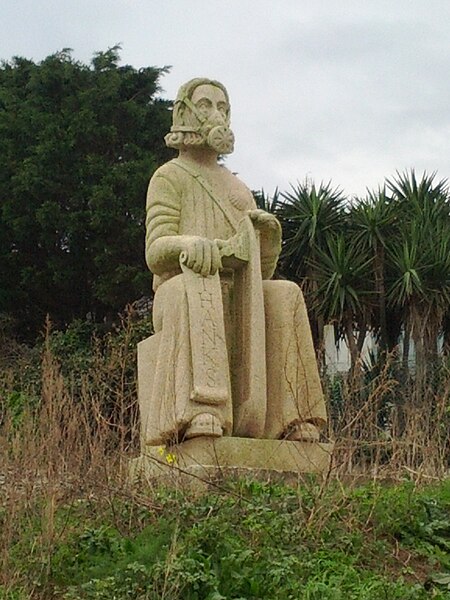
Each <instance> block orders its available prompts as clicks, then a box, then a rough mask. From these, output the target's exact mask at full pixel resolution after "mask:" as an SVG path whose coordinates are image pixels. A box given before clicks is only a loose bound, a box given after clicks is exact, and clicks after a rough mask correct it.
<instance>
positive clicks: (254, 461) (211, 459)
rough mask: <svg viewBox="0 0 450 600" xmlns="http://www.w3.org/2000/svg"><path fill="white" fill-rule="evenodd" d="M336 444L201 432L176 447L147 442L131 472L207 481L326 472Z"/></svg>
mask: <svg viewBox="0 0 450 600" xmlns="http://www.w3.org/2000/svg"><path fill="white" fill-rule="evenodd" d="M333 448H334V444H332V443H318V442H288V441H283V440H259V439H250V438H238V437H222V438H208V437H198V438H194V439H192V440H188V441H186V442H183V443H182V444H178V445H177V446H173V447H171V448H164V447H161V446H147V448H146V449H145V453H144V454H142V455H141V456H139V457H138V458H136V459H134V460H133V461H131V465H130V475H131V478H132V479H133V480H143V481H148V482H150V481H151V480H161V479H163V480H164V482H165V483H169V484H170V483H171V482H173V483H176V482H187V481H188V480H189V478H190V479H191V480H193V482H194V483H195V481H196V482H198V483H201V482H202V481H204V482H205V483H207V482H208V481H209V480H211V479H213V478H218V477H228V476H234V477H245V476H247V475H251V476H254V475H260V476H261V475H262V476H265V477H266V476H270V475H271V474H272V475H278V477H277V479H280V476H281V479H284V478H287V479H289V478H290V479H291V480H292V476H298V475H300V474H305V473H323V472H327V471H328V470H329V469H330V466H331V458H332V452H333ZM284 476H286V477H284Z"/></svg>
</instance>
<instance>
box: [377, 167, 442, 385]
mask: <svg viewBox="0 0 450 600" xmlns="http://www.w3.org/2000/svg"><path fill="white" fill-rule="evenodd" d="M434 178H435V174H434V173H433V174H432V175H427V174H426V173H424V174H423V175H422V177H421V179H420V180H417V178H416V175H415V172H414V170H411V171H410V172H406V173H404V174H398V173H397V177H396V178H395V179H393V180H387V185H388V187H389V188H390V190H391V191H392V194H393V197H394V199H395V200H396V201H397V202H398V203H399V206H400V215H401V221H402V222H401V225H402V226H401V227H400V228H399V231H398V235H397V236H396V239H394V240H392V243H390V245H389V251H388V262H389V285H388V296H387V297H388V302H389V303H390V304H391V305H392V306H396V307H399V308H401V310H402V312H403V316H404V329H405V337H406V339H408V336H409V335H411V337H412V338H413V340H414V344H415V347H416V371H417V383H418V389H419V392H420V390H421V388H422V386H423V381H424V377H425V368H426V363H427V362H428V361H429V360H430V359H432V358H435V356H436V352H437V338H438V334H439V332H440V331H441V329H442V326H443V321H444V317H445V314H446V312H447V310H448V306H449V302H450V204H449V198H448V186H447V182H446V180H441V181H439V182H437V183H434Z"/></svg>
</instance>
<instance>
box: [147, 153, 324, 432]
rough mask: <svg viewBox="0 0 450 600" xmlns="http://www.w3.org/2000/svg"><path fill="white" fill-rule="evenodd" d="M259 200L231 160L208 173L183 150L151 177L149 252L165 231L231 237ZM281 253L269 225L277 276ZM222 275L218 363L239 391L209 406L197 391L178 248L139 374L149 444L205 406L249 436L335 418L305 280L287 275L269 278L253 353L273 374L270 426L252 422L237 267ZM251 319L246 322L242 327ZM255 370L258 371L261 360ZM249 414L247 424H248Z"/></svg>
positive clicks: (265, 412) (267, 253)
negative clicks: (245, 398)
mask: <svg viewBox="0 0 450 600" xmlns="http://www.w3.org/2000/svg"><path fill="white" fill-rule="evenodd" d="M254 208H256V206H255V202H254V199H253V196H252V194H251V192H250V191H249V189H248V188H247V187H246V186H245V185H244V184H243V183H242V182H241V181H240V180H239V179H238V178H237V177H235V176H234V175H232V174H231V173H230V171H228V170H227V169H226V168H224V167H218V168H216V169H211V170H208V169H204V170H202V173H201V175H199V174H198V172H197V171H196V170H195V167H193V165H192V164H191V163H190V162H183V160H182V159H180V158H178V159H175V160H173V161H170V162H169V163H167V164H165V165H163V166H162V167H161V168H160V169H158V170H157V171H156V173H155V174H154V176H153V177H152V179H151V181H150V185H149V190H148V197H147V219H146V223H147V236H146V254H147V261H148V262H151V258H152V245H153V244H154V242H156V241H157V240H159V239H160V238H162V237H165V236H180V235H188V236H193V235H194V236H200V237H204V238H209V239H222V240H226V239H229V238H231V237H232V236H233V235H234V234H235V233H236V230H237V227H238V224H239V222H240V221H241V220H242V219H243V217H244V216H245V215H246V213H247V211H248V210H250V209H254ZM274 252H275V254H274ZM277 259H278V252H277V251H276V250H274V245H273V243H272V244H270V243H265V238H264V232H263V234H262V239H261V270H262V277H263V278H267V277H270V276H271V274H272V272H273V269H274V267H275V264H276V261H277ZM220 277H221V283H222V294H221V295H222V298H223V311H224V322H225V332H226V338H227V340H226V341H227V345H228V353H227V351H226V350H225V352H224V356H223V359H222V361H221V364H217V369H224V370H226V373H227V377H228V376H229V375H228V373H230V376H231V380H232V385H231V389H232V394H231V392H230V395H231V396H232V397H229V398H228V401H225V402H223V403H217V404H214V403H209V405H208V406H207V407H206V408H205V404H208V403H207V402H206V403H203V404H202V403H201V402H198V401H196V400H195V394H193V375H192V350H191V341H190V340H191V337H192V336H191V335H190V334H192V332H190V321H189V314H188V301H187V296H186V289H185V284H184V280H183V275H181V268H180V265H179V261H178V256H176V257H172V259H171V260H170V261H168V262H167V264H166V265H164V268H161V269H159V272H158V273H157V274H155V275H154V284H153V287H154V289H155V291H156V295H155V302H154V326H155V332H156V333H155V335H154V336H152V338H150V341H149V345H148V347H146V348H147V349H145V348H144V346H142V348H141V350H140V351H141V353H142V356H140V358H139V363H140V365H142V364H144V363H145V365H146V366H145V372H144V369H143V370H142V373H141V372H140V373H139V382H140V391H139V401H140V405H141V418H142V429H143V434H142V435H143V439H144V440H145V441H146V443H148V444H158V443H161V442H165V441H167V440H170V439H179V438H180V436H182V432H183V429H184V428H185V427H186V426H187V425H188V424H189V422H190V421H191V419H192V418H193V417H194V416H195V415H196V414H200V413H202V412H205V411H206V412H210V413H212V414H214V416H216V417H217V418H218V419H219V421H220V423H221V425H222V427H223V430H224V434H225V435H231V434H234V435H240V436H249V437H263V436H264V437H271V438H277V437H280V436H282V435H283V434H284V433H285V432H286V429H287V428H288V427H289V426H290V425H291V424H292V423H295V422H303V421H310V422H314V423H317V424H321V423H323V422H325V420H326V411H325V405H324V401H323V396H322V390H321V386H320V381H319V377H318V372H317V366H316V362H315V360H316V359H315V354H314V349H313V345H312V339H311V332H310V328H309V322H308V317H307V314H306V308H305V305H304V301H303V296H302V294H301V291H300V289H299V288H298V286H296V285H295V284H293V283H291V282H286V281H267V282H264V286H263V290H261V291H262V292H263V294H262V295H263V297H264V298H263V300H261V302H263V303H262V304H261V312H262V313H263V314H262V319H263V332H262V333H263V335H262V339H261V348H260V349H259V353H260V355H259V356H254V355H253V356H252V360H253V367H254V365H255V364H258V361H259V364H260V368H261V369H262V372H263V375H264V376H263V378H260V383H261V381H263V382H264V383H263V386H264V390H263V391H264V401H263V402H262V403H261V406H260V407H259V409H258V410H259V411H260V415H259V421H261V422H262V428H261V427H260V426H259V425H258V427H256V428H255V429H254V428H252V424H251V419H250V421H249V420H248V419H247V422H246V423H244V421H245V419H244V420H242V419H240V418H239V414H238V413H237V411H236V406H237V404H238V402H239V398H237V396H241V394H240V392H239V389H241V390H242V386H241V388H239V386H238V387H236V385H235V383H233V380H234V379H237V377H236V376H235V375H236V373H237V372H238V370H239V369H240V370H241V371H242V370H243V369H244V370H245V369H247V366H246V365H244V366H243V365H242V364H239V361H240V358H241V356H242V351H243V347H242V346H243V345H244V346H245V344H246V341H245V335H242V331H233V327H234V322H236V320H237V321H238V322H239V319H236V316H237V313H236V310H238V309H236V306H233V302H234V301H235V300H234V299H233V275H232V274H230V273H229V272H226V271H225V272H221V274H220ZM244 293H245V292H244ZM219 295H220V294H219ZM261 298H262V296H261ZM220 301H221V302H222V299H221V300H220ZM264 319H265V326H264ZM241 325H242V323H239V325H238V327H241ZM264 329H265V331H264ZM235 334H236V335H235ZM264 338H265V340H264ZM236 340H238V343H237V344H236V343H235V341H236ZM239 346H240V347H239ZM144 352H145V356H144ZM253 354H254V353H253ZM244 355H245V353H244ZM244 359H245V356H244ZM148 363H151V364H150V365H149V364H148ZM250 366H251V367H252V365H250ZM253 367H252V368H253ZM140 368H141V367H140ZM247 371H248V369H247ZM248 372H250V373H253V371H252V370H251V369H250V371H248ZM254 372H255V373H256V375H251V378H250V380H248V381H249V385H250V388H251V386H252V385H253V382H252V378H255V377H256V378H258V377H259V376H258V372H257V369H256V370H255V371H254ZM266 376H267V377H266ZM266 379H267V390H266V383H265V382H266ZM252 389H253V388H252ZM255 389H257V386H256V387H255ZM266 392H267V393H266ZM251 394H253V392H251V393H250V395H251ZM233 405H234V406H233ZM233 409H234V415H233ZM244 409H245V407H244ZM244 412H245V410H244ZM257 420H258V419H257ZM233 421H234V424H233ZM240 422H242V423H244V425H239V423H240Z"/></svg>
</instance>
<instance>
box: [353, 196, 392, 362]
mask: <svg viewBox="0 0 450 600" xmlns="http://www.w3.org/2000/svg"><path fill="white" fill-rule="evenodd" d="M396 209H397V205H396V203H394V202H393V201H392V198H391V197H389V196H387V194H386V188H385V187H383V188H379V189H378V190H377V191H376V192H372V191H368V194H367V196H366V197H365V198H362V199H360V198H356V199H355V202H354V203H353V204H352V208H351V212H350V215H349V222H350V227H351V229H352V230H353V231H354V238H353V239H354V243H355V245H356V246H357V247H358V248H359V249H360V252H361V253H362V254H363V255H367V254H368V255H369V256H371V257H372V259H373V260H372V269H373V277H374V285H375V293H376V306H375V314H374V317H375V319H374V320H373V321H372V327H373V329H374V330H375V331H378V332H379V341H380V350H381V351H382V353H384V352H385V351H386V349H387V348H388V346H389V339H388V337H389V336H388V327H387V320H386V283H385V282H386V246H387V244H388V243H389V240H390V239H392V237H393V235H394V234H395V229H396V225H397V221H398V210H396Z"/></svg>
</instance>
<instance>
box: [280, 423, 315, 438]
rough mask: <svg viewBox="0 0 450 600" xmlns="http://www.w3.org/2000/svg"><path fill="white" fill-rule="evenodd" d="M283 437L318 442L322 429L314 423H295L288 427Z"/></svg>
mask: <svg viewBox="0 0 450 600" xmlns="http://www.w3.org/2000/svg"><path fill="white" fill-rule="evenodd" d="M283 439H285V440H289V441H290V442H318V441H319V440H320V431H319V430H318V428H317V427H316V426H315V425H314V424H313V423H307V422H303V423H293V424H292V425H290V426H289V427H288V429H287V431H286V435H285V436H283Z"/></svg>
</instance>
